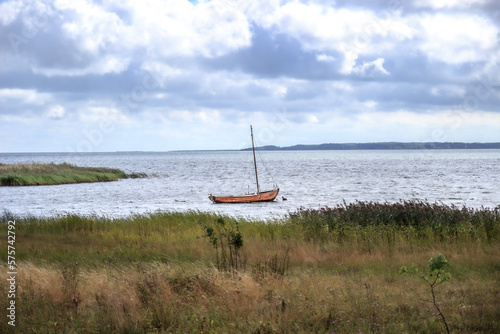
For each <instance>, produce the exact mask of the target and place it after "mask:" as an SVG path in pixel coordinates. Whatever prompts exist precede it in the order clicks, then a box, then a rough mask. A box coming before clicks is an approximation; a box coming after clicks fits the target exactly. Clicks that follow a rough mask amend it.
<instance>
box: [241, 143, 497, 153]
mask: <svg viewBox="0 0 500 334" xmlns="http://www.w3.org/2000/svg"><path fill="white" fill-rule="evenodd" d="M251 149H252V148H245V149H243V151H247V150H251ZM258 149H259V150H260V151H304V150H449V149H500V143H438V142H426V143H398V142H387V143H346V144H319V145H294V146H286V147H280V146H274V145H268V146H261V147H258Z"/></svg>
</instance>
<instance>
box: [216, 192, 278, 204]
mask: <svg viewBox="0 0 500 334" xmlns="http://www.w3.org/2000/svg"><path fill="white" fill-rule="evenodd" d="M279 191H280V189H279V188H278V189H275V190H270V191H264V192H261V193H258V194H253V195H238V196H212V195H210V196H208V198H210V200H211V201H212V202H214V203H253V202H270V201H274V199H275V198H276V196H278V193H279Z"/></svg>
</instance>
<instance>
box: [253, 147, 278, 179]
mask: <svg viewBox="0 0 500 334" xmlns="http://www.w3.org/2000/svg"><path fill="white" fill-rule="evenodd" d="M254 142H255V146H257V147H258V145H257V141H256V140H255V139H254ZM255 152H257V155H258V156H259V159H260V162H261V164H262V166H264V169H265V170H266V172H267V174H268V175H269V176H270V177H271V180H272V181H273V184H275V185H278V183H277V182H276V180H275V179H274V177H273V174H271V172H270V171H269V169H268V168H267V166H266V164H265V163H264V160H263V159H262V155H261V154H260V151H259V149H257V148H256V149H255Z"/></svg>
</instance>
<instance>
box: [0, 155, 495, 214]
mask: <svg viewBox="0 0 500 334" xmlns="http://www.w3.org/2000/svg"><path fill="white" fill-rule="evenodd" d="M257 157H258V158H257V159H258V167H259V183H260V184H261V189H262V190H268V189H271V188H272V184H273V182H274V183H277V184H278V185H279V187H280V189H281V190H280V194H279V200H278V201H275V202H271V203H254V204H232V205H231V204H212V202H210V200H209V199H208V195H209V194H214V195H221V194H238V193H245V192H247V191H248V190H250V191H254V190H255V176H254V171H253V160H252V155H251V152H230V151H217V152H161V153H153V152H152V153H142V152H140V153H86V154H81V153H31V154H28V153H22V154H21V153H20V154H14V153H11V154H0V162H2V163H9V164H10V163H31V162H39V163H50V162H54V163H62V162H68V163H72V164H76V165H79V166H102V167H112V168H119V169H122V170H124V171H125V172H144V173H147V174H148V175H149V177H148V178H144V179H126V180H120V181H117V182H106V183H84V184H74V185H57V186H35V187H0V200H1V209H2V210H9V211H11V212H13V213H15V214H20V215H25V214H31V215H36V216H42V215H43V216H51V215H57V214H66V213H76V214H85V215H90V214H97V215H105V216H113V217H118V216H126V215H130V214H134V213H146V212H154V211H157V210H170V211H186V210H200V211H214V212H219V213H223V214H229V215H232V216H243V217H247V218H262V219H268V218H274V217H282V216H284V215H286V214H287V213H288V212H290V211H295V210H296V209H297V208H299V207H306V208H318V207H321V206H327V205H328V206H334V205H336V204H338V203H342V201H346V202H352V201H356V200H359V201H377V202H386V201H387V202H395V201H398V200H400V199H401V200H413V199H418V200H427V201H430V202H443V203H445V204H454V205H459V206H462V205H466V206H468V207H481V206H485V207H490V208H494V207H496V206H498V205H500V173H499V168H498V167H499V166H500V150H411V151H400V150H394V151H378V150H377V151H282V152H259V153H258V154H257ZM281 196H284V197H286V198H287V199H288V200H287V201H283V200H282V199H281Z"/></svg>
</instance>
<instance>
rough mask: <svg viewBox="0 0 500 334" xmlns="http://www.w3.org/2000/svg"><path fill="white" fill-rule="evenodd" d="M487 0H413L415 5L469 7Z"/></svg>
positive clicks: (438, 7) (436, 7)
mask: <svg viewBox="0 0 500 334" xmlns="http://www.w3.org/2000/svg"><path fill="white" fill-rule="evenodd" d="M487 2H488V0H414V1H413V5H414V6H415V7H430V8H435V9H440V8H470V7H471V6H472V5H482V4H485V3H487Z"/></svg>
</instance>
